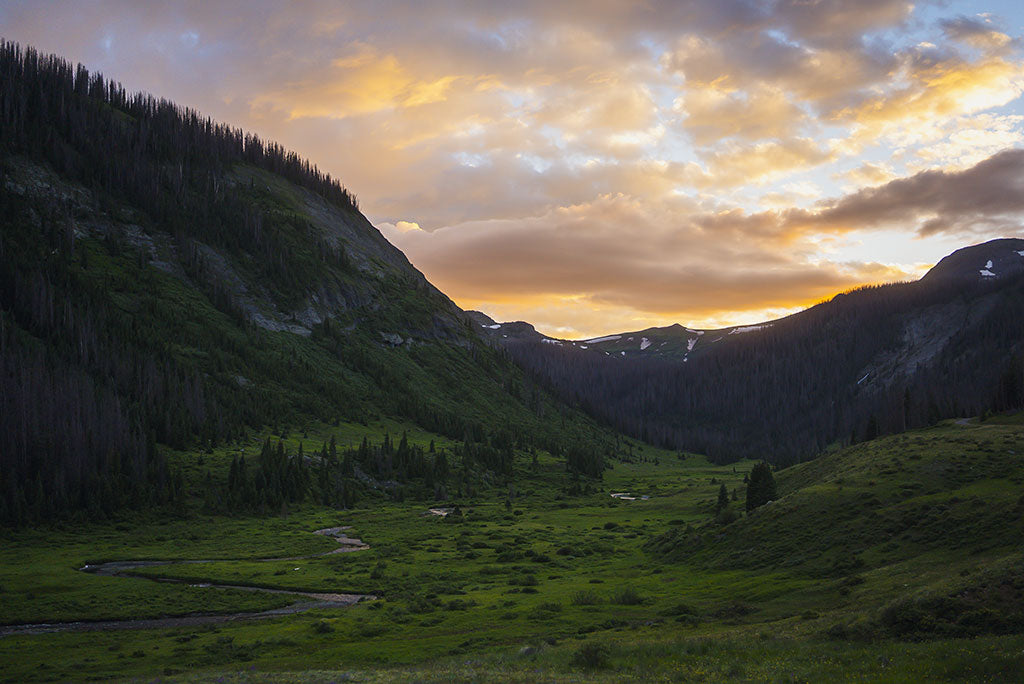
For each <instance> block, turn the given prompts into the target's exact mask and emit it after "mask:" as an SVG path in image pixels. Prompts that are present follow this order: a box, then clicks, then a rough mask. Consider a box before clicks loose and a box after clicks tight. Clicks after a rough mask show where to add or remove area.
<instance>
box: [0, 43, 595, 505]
mask: <svg viewBox="0 0 1024 684" xmlns="http://www.w3.org/2000/svg"><path fill="white" fill-rule="evenodd" d="M353 163H356V162H354V161H353ZM0 225H2V231H0V500H3V501H4V502H5V504H4V507H3V510H0V517H4V516H7V517H24V516H25V515H26V512H27V511H28V512H31V514H32V517H35V518H45V517H47V516H48V515H50V514H53V513H56V512H59V511H63V510H68V509H76V508H90V509H100V508H103V509H109V508H116V507H118V506H121V505H126V504H144V503H146V502H149V501H167V500H170V499H173V498H174V497H175V496H176V494H177V492H176V490H177V489H178V487H179V485H178V484H176V482H175V478H174V477H173V474H172V473H170V472H168V469H167V467H166V466H165V465H164V462H163V459H162V456H161V455H160V452H161V449H160V448H158V446H157V445H159V444H164V445H170V446H173V447H177V448H182V447H185V446H189V445H191V446H196V445H199V444H202V445H204V446H206V447H210V446H212V445H214V444H218V443H223V442H225V441H229V440H234V439H236V438H239V437H240V436H242V435H243V434H245V433H246V431H249V430H253V429H260V428H262V427H264V426H266V427H270V428H280V427H282V426H284V427H286V428H287V427H288V426H291V427H298V426H301V425H304V424H307V423H308V422H310V421H323V422H327V423H332V422H333V423H335V424H336V423H337V422H338V421H350V422H352V421H354V422H360V421H366V420H369V419H374V418H377V417H380V416H395V417H400V418H403V419H407V420H412V421H414V422H415V423H417V424H419V425H420V426H422V427H424V428H426V429H428V430H431V431H433V432H436V433H438V434H443V435H448V436H450V437H452V438H454V439H459V440H464V441H465V442H467V443H477V444H484V445H486V446H487V448H488V449H495V450H507V449H510V448H512V447H513V446H514V445H518V446H523V445H536V446H538V447H541V448H546V449H548V450H550V451H552V452H555V453H560V452H561V451H562V447H563V445H567V444H590V443H591V440H592V439H594V438H595V437H594V435H596V434H597V433H596V432H595V431H594V430H592V427H593V426H592V425H591V424H590V423H589V422H588V421H585V420H584V419H582V417H581V416H580V415H579V414H573V413H571V412H568V413H570V414H571V415H568V416H566V415H564V414H566V412H565V411H564V410H563V407H561V406H560V405H558V404H556V403H555V402H554V401H552V400H551V399H549V398H548V397H546V396H545V394H544V393H543V392H542V391H540V390H539V389H537V387H536V386H534V385H532V384H531V383H530V382H529V381H528V380H526V379H524V378H523V377H522V373H521V371H520V370H519V369H518V368H516V367H515V366H514V365H513V364H511V363H510V362H509V361H508V360H507V359H506V358H505V357H504V355H503V354H501V353H500V352H497V351H495V350H494V349H492V348H490V347H489V346H488V345H486V344H484V343H483V342H482V340H481V339H480V337H479V335H478V333H477V332H476V328H475V326H473V325H472V324H471V323H470V322H469V321H468V319H467V318H466V317H465V315H464V314H463V312H462V311H460V310H459V309H458V308H457V307H456V306H455V305H454V304H453V303H452V302H451V301H450V300H449V299H448V298H447V297H445V296H444V295H443V294H441V293H440V292H439V291H438V290H437V289H436V288H434V287H433V286H432V285H430V283H428V282H427V281H426V279H425V278H424V277H423V275H422V274H420V273H419V272H418V271H417V270H416V269H414V268H413V267H412V266H411V265H410V264H409V262H408V260H407V259H406V258H405V256H404V255H403V254H402V253H401V252H400V251H399V250H397V249H396V248H394V247H393V246H392V245H390V244H389V243H388V242H387V241H386V240H385V239H384V238H383V237H382V236H381V235H380V233H379V232H378V231H377V230H376V229H375V228H374V227H373V226H372V225H370V223H369V222H368V221H367V220H366V218H365V217H363V216H362V214H360V213H359V211H358V208H357V205H356V201H355V199H354V198H353V196H352V195H351V194H350V193H349V192H348V191H347V190H345V189H344V188H343V187H342V186H341V185H340V184H339V183H338V182H337V181H336V180H334V179H332V178H331V177H330V176H327V175H325V174H323V173H322V172H320V171H318V170H317V169H316V168H315V167H313V166H311V165H310V164H309V163H308V162H307V161H305V160H302V159H300V158H298V157H297V156H296V155H294V154H292V153H289V152H286V151H285V150H283V149H282V148H280V147H279V146H277V145H275V144H273V143H266V142H264V141H262V140H260V139H258V138H257V137H255V136H253V135H250V134H246V133H244V132H242V131H240V130H238V129H233V128H230V127H228V126H225V125H222V124H217V123H214V122H212V121H210V120H209V119H206V118H203V117H201V116H200V115H199V114H197V113H196V112H194V111H192V110H188V109H183V108H181V107H179V106H176V105H174V104H172V103H170V102H166V101H163V100H156V99H154V98H152V97H151V96H148V95H144V94H129V93H126V92H125V91H124V89H123V88H122V87H121V86H119V85H118V84H116V83H114V82H111V81H107V80H105V79H104V78H103V77H102V76H99V75H94V74H93V75H91V74H89V73H88V72H87V71H86V70H85V69H83V68H82V67H80V66H79V67H78V68H75V67H73V66H72V65H71V64H69V63H67V62H65V61H64V60H62V59H60V58H58V57H52V56H42V55H39V54H37V53H36V52H34V51H32V50H24V51H23V50H21V49H20V48H19V47H18V46H16V45H14V44H10V43H5V44H2V45H0Z"/></svg>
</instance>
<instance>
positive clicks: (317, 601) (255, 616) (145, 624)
mask: <svg viewBox="0 0 1024 684" xmlns="http://www.w3.org/2000/svg"><path fill="white" fill-rule="evenodd" d="M349 529H351V527H349V526H342V527H328V528H326V529H323V530H316V531H315V532H313V534H319V535H323V536H327V537H331V538H332V539H334V540H335V541H336V542H338V544H339V546H338V548H336V549H333V550H331V551H326V552H324V553H316V554H313V555H310V556H288V557H283V558H259V559H257V560H258V562H265V563H269V562H272V561H286V560H308V559H310V558H320V557H323V556H330V555H332V554H336V553H351V552H353V551H365V550H366V549H368V548H370V547H369V546H368V545H366V544H364V543H363V541H362V540H360V539H356V538H355V537H349V536H348V535H347V534H346V531H347V530H349ZM230 560H231V559H210V560H161V561H131V560H129V561H110V562H107V563H95V564H87V565H85V566H83V567H81V568H79V570H80V571H81V572H88V573H91V574H94V575H102V576H104V577H135V578H143V579H148V580H152V581H154V582H168V583H174V584H188V585H189V586H192V587H202V588H209V589H236V590H240V591H253V592H260V593H264V594H288V595H292V596H302V597H305V598H307V599H309V600H307V601H301V602H298V603H294V604H292V605H290V606H285V607H283V608H275V609H273V610H264V611H259V612H248V613H219V614H198V615H183V616H180V617H162V618H141V619H124V620H98V621H79V622H39V623H25V624H18V625H0V636H7V635H10V634H44V633H48V632H91V631H105V630H113V629H163V628H171V627H195V626H197V625H206V624H212V623H218V622H233V621H239V620H259V619H265V618H272V617H279V616H281V615H294V614H296V613H303V612H305V611H307V610H313V609H315V608H332V607H340V606H351V605H354V604H356V603H359V602H360V601H362V600H363V599H367V600H370V599H375V598H377V597H376V596H373V595H370V594H334V593H318V592H308V591H298V590H294V589H275V588H270V587H258V586H245V585H238V584H218V583H212V582H195V581H194V580H181V579H176V578H173V577H159V576H156V575H143V574H140V573H139V572H137V571H138V570H139V569H140V568H152V567H156V566H160V565H192V564H196V565H198V564H201V563H222V562H229V561H230Z"/></svg>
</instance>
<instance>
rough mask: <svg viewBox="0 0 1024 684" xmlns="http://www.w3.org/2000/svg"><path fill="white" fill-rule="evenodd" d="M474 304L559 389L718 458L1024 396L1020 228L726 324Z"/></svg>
mask: <svg viewBox="0 0 1024 684" xmlns="http://www.w3.org/2000/svg"><path fill="white" fill-rule="evenodd" d="M474 315H475V321H476V325H477V326H478V327H480V329H481V330H482V331H484V332H486V333H488V334H489V336H490V338H491V340H492V342H493V343H495V344H498V345H500V346H502V347H503V348H505V349H507V350H508V351H509V352H510V353H511V355H512V356H513V357H514V358H515V359H516V360H517V362H519V363H520V364H521V365H522V366H523V367H524V368H526V369H528V370H529V371H530V372H531V373H532V374H533V375H534V376H535V377H537V378H540V379H542V381H543V382H545V383H547V384H548V385H549V386H550V387H552V388H553V389H554V390H555V391H557V392H558V393H559V394H561V396H562V397H563V398H565V399H566V400H568V401H570V402H575V403H576V404H578V405H579V406H582V407H584V408H585V409H586V410H588V411H590V412H591V413H592V414H593V415H595V416H598V417H600V418H602V419H603V420H605V421H608V422H609V423H611V424H612V425H614V426H615V427H616V428H619V429H621V430H623V431H626V432H628V433H630V434H633V435H635V436H637V437H640V438H643V439H647V440H651V441H653V442H655V443H658V444H661V445H663V446H669V447H673V448H685V449H689V450H693V451H698V452H703V453H707V454H708V455H709V456H710V457H712V458H715V459H718V460H731V459H736V458H766V459H768V460H770V461H773V462H775V463H779V464H788V463H793V462H796V461H799V460H805V459H807V458H811V457H813V456H815V455H817V454H818V453H819V452H820V451H821V450H822V449H824V448H825V447H826V446H828V445H830V444H832V443H835V442H838V443H849V442H856V441H860V440H863V439H869V438H871V437H874V436H875V435H878V434H885V433H891V432H900V431H902V430H904V429H906V428H907V427H914V426H922V425H927V424H931V423H933V422H935V421H936V420H938V419H941V418H949V417H958V416H974V415H979V414H981V413H983V412H985V411H988V410H997V411H999V410H1006V409H1011V408H1019V407H1021V406H1022V405H1024V371H1022V362H1021V355H1022V351H1024V346H1022V344H1024V240H1015V239H1005V240H994V241H992V242H988V243H985V244H982V245H976V246H973V247H969V248H966V249H963V250H959V251H958V252H956V253H954V254H953V255H950V256H949V257H947V258H946V259H944V260H943V261H942V262H940V263H939V264H937V265H936V266H935V268H933V269H932V270H931V271H930V272H929V273H928V274H927V275H926V276H925V277H924V278H922V279H921V280H920V281H917V282H911V283H897V284H892V285H884V286H877V287H867V288H862V289H859V290H855V291H852V292H848V293H844V294H841V295H837V296H836V297H834V298H833V299H832V300H830V301H827V302H824V303H822V304H819V305H817V306H814V307H812V308H810V309H807V310H806V311H803V312H801V313H798V314H795V315H792V316H789V317H786V318H783V319H779V320H776V321H769V322H766V323H762V324H759V325H750V326H740V327H737V328H727V329H723V330H714V331H712V330H706V331H702V330H694V329H689V328H684V327H682V326H671V327H668V328H653V329H650V330H646V331H640V332H635V333H620V334H615V335H608V336H604V337H601V338H595V339H591V340H584V341H575V342H573V341H569V340H554V339H551V338H546V337H544V336H542V335H540V334H539V333H537V332H536V331H534V330H533V328H532V326H529V325H528V324H525V323H513V324H497V323H493V322H488V320H487V319H485V318H482V317H481V315H479V314H474Z"/></svg>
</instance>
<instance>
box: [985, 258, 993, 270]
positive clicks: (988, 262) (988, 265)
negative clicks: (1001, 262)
mask: <svg viewBox="0 0 1024 684" xmlns="http://www.w3.org/2000/svg"><path fill="white" fill-rule="evenodd" d="M985 268H992V260H991V259H989V260H988V261H986V262H985Z"/></svg>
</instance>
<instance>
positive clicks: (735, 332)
mask: <svg viewBox="0 0 1024 684" xmlns="http://www.w3.org/2000/svg"><path fill="white" fill-rule="evenodd" d="M770 327H771V325H768V324H766V325H741V326H740V327H738V328H733V329H732V330H730V331H729V334H730V335H742V334H743V333H748V332H754V331H755V330H761V329H762V328H770Z"/></svg>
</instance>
